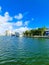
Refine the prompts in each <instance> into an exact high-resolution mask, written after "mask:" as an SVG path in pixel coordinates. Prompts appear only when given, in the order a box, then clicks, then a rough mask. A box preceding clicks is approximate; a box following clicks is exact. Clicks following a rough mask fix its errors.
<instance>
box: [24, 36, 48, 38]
mask: <svg viewBox="0 0 49 65" xmlns="http://www.w3.org/2000/svg"><path fill="white" fill-rule="evenodd" d="M25 37H32V38H49V36H25Z"/></svg>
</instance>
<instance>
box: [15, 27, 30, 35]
mask: <svg viewBox="0 0 49 65" xmlns="http://www.w3.org/2000/svg"><path fill="white" fill-rule="evenodd" d="M26 30H29V28H27V27H20V28H18V29H16V30H15V31H16V32H19V33H20V34H21V33H23V32H25V31H26Z"/></svg>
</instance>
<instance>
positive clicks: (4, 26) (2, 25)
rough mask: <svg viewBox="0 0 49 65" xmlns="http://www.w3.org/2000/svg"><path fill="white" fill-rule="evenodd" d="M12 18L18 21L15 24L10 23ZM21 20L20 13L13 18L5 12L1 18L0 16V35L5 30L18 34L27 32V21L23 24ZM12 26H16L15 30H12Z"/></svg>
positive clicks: (0, 9) (0, 8)
mask: <svg viewBox="0 0 49 65" xmlns="http://www.w3.org/2000/svg"><path fill="white" fill-rule="evenodd" d="M1 11H2V7H1V6H0V12H1ZM13 18H16V19H17V20H18V21H17V22H16V23H14V22H10V21H13ZM22 18H23V15H22V14H21V13H19V14H18V15H16V16H13V17H11V16H10V15H9V12H5V13H4V15H3V16H2V15H0V34H3V33H4V32H5V31H6V30H11V31H13V30H15V31H16V32H19V33H22V32H24V31H26V30H29V28H28V27H27V25H28V23H29V21H25V22H24V24H23V21H22V20H21V19H22ZM24 25H25V27H24ZM14 26H16V29H14ZM22 26H23V27H22Z"/></svg>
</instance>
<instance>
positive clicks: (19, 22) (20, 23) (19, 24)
mask: <svg viewBox="0 0 49 65" xmlns="http://www.w3.org/2000/svg"><path fill="white" fill-rule="evenodd" d="M15 25H16V26H22V25H23V23H22V21H17V22H16V23H15Z"/></svg>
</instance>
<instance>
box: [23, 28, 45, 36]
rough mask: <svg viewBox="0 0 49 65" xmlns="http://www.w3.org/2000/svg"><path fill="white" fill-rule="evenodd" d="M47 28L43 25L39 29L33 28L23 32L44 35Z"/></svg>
mask: <svg viewBox="0 0 49 65" xmlns="http://www.w3.org/2000/svg"><path fill="white" fill-rule="evenodd" d="M45 30H46V28H45V27H43V28H38V29H34V30H33V29H32V30H27V31H25V32H24V33H23V34H24V36H35V35H37V36H43V35H44V33H45Z"/></svg>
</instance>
